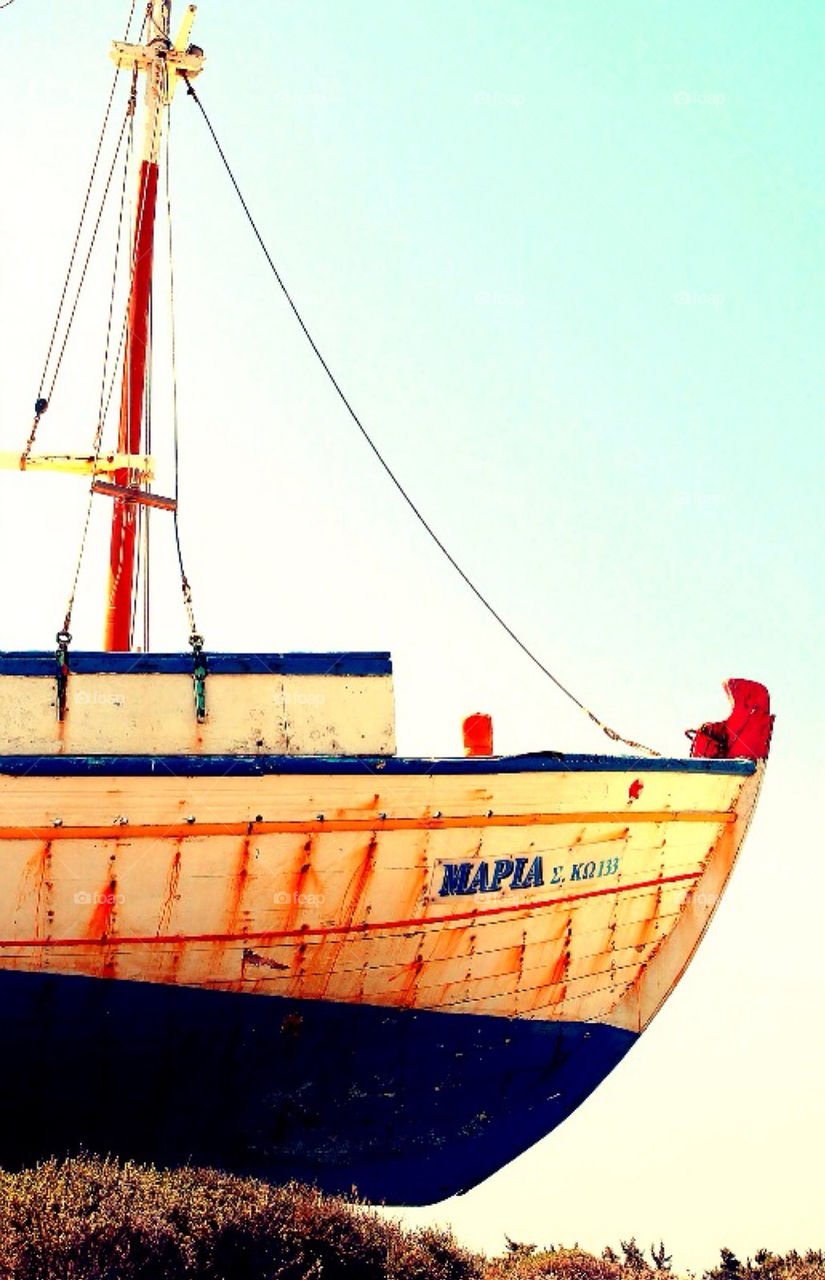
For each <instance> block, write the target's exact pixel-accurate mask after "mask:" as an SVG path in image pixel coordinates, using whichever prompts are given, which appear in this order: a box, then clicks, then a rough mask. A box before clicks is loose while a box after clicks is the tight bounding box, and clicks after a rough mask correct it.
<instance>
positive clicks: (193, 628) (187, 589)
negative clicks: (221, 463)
mask: <svg viewBox="0 0 825 1280" xmlns="http://www.w3.org/2000/svg"><path fill="white" fill-rule="evenodd" d="M171 147H172V113H171V110H169V109H168V108H167V114H166V157H165V158H166V164H165V186H166V228H167V233H166V234H167V243H168V246H169V336H170V346H171V352H172V447H173V454H174V464H175V490H174V493H175V505H174V508H173V510H172V523H173V526H174V530H175V548H176V550H177V553H178V566H179V568H180V585H181V592H182V594H183V607H184V609H185V610H186V617H187V621H188V623H189V643H190V645H191V646H192V650H193V653H194V654H195V655H196V659H197V656H198V654H199V653H200V651H201V650H202V648H203V637H202V636H201V634H200V633H199V631H198V628H197V624H196V622H195V606H194V603H193V600H192V587H191V585H190V583H189V579H188V577H187V576H186V569H185V568H184V564H183V548H182V547H181V541H180V526H179V524H178V501H179V496H180V450H179V443H180V441H179V432H178V365H177V347H176V343H175V272H174V266H173V261H174V259H173V253H172V194H171V184H170V181H169V152H170V150H171Z"/></svg>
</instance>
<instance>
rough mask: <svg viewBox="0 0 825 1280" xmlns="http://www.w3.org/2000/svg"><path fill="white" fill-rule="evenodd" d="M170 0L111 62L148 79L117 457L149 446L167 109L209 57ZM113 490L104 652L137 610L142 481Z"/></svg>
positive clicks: (127, 636)
mask: <svg viewBox="0 0 825 1280" xmlns="http://www.w3.org/2000/svg"><path fill="white" fill-rule="evenodd" d="M171 8H172V0H150V3H149V4H148V6H147V11H146V43H145V44H143V45H132V44H125V43H122V42H119V41H116V42H115V43H114V45H113V47H112V54H111V56H112V58H113V60H114V62H115V63H116V64H117V66H118V67H120V68H128V69H132V68H134V67H137V69H138V70H139V71H143V72H144V73H145V75H146V94H145V112H146V118H145V125H144V130H143V148H142V153H141V160H140V168H139V171H138V190H137V206H136V216H135V230H134V243H133V249H132V271H131V286H130V290H129V304H128V317H127V333H126V347H125V354H124V360H123V378H122V382H121V395H120V421H119V425H118V437H117V452H118V453H120V454H131V455H139V454H140V451H141V442H142V439H143V434H144V431H143V407H144V396H145V389H146V363H147V351H148V335H149V307H150V301H151V294H152V266H153V257H154V230H155V207H156V204H157V188H158V159H159V156H160V140H161V132H162V125H163V111H164V108H165V107H166V106H167V105H168V103H169V102H171V99H172V94H173V93H174V90H175V86H176V83H177V80H178V78H179V74H180V73H181V72H183V73H185V75H186V76H189V77H194V76H196V75H197V74H198V72H199V71H200V70H201V68H202V65H203V53H202V51H201V50H200V49H197V48H195V46H189V47H187V45H188V40H189V33H190V31H191V29H192V22H193V20H194V17H195V6H194V5H188V6H187V11H186V14H185V16H184V19H183V22H182V24H181V29H180V31H179V33H178V36H177V39H176V40H175V43H174V45H173V44H172V43H171V41H170V39H169V22H170V17H171ZM114 481H115V486H117V487H118V488H119V489H121V490H126V492H121V493H118V494H116V496H115V497H114V511H113V513H112V533H111V542H110V550H109V587H108V600H107V609H106V623H105V633H104V640H103V647H104V649H106V650H110V651H111V650H128V649H129V648H130V647H131V630H132V612H133V603H134V589H135V588H134V571H135V537H136V533H137V510H138V502H139V501H140V499H139V496H138V495H139V493H140V487H141V483H142V477H141V475H140V473H139V472H137V471H135V470H133V469H131V468H123V469H122V470H118V471H116V472H115V474H114Z"/></svg>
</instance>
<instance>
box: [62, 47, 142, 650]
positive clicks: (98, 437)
mask: <svg viewBox="0 0 825 1280" xmlns="http://www.w3.org/2000/svg"><path fill="white" fill-rule="evenodd" d="M136 92H137V71H134V72H133V73H132V91H131V94H130V96H129V103H128V106H127V108H126V117H125V119H124V127H125V125H126V122H127V121H128V122H129V138H128V142H127V145H126V151H125V156H124V161H123V176H122V179H121V184H120V206H119V209H118V221H117V235H116V237H115V260H114V266H113V268H112V288H111V293H110V296H109V315H108V318H107V323H106V341H105V344H104V348H103V372H102V376H101V380H100V401H99V404H98V413H97V430H96V431H95V436H94V441H93V454H94V460H95V462H97V460H98V458H99V457H100V450H101V446H102V442H103V428H104V425H105V422H106V418H107V417H108V414H109V406H110V404H111V402H112V395H113V393H114V388H115V382H116V378H117V369H118V365H119V363H120V353H121V351H122V349H123V343H124V340H125V337H126V326H127V319H128V317H127V315H126V314H124V317H123V323H122V325H121V329H120V340H119V342H118V349H117V354H116V356H115V360H114V364H113V366H112V375H111V378H110V380H109V392H108V395H107V394H106V378H107V373H108V366H109V352H110V349H111V339H112V320H113V317H114V309H115V292H116V287H117V271H118V262H119V259H120V249H121V244H122V241H123V213H124V209H125V208H126V187H127V181H128V175H129V162H130V160H131V155H132V148H133V145H134V133H135V111H134V107H135V98H136ZM122 141H123V129H121V134H120V138H119V139H118V151H119V150H120V146H121V143H122ZM115 158H117V152H116V153H115ZM112 163H113V165H114V161H113V162H112ZM107 190H108V184H107ZM94 483H95V469H94V467H93V468H92V474H91V477H90V479H89V498H88V501H87V503H86V516H85V519H84V522H83V530H82V533H81V537H80V548H79V550H78V554H77V563H76V564H75V571H74V578H73V580H72V585H71V590H70V591H69V600H68V603H67V605H66V616H65V617H64V619H63V627H62V630H61V633H60V634H61V635H65V636H68V637H69V639H71V636H69V630H70V627H71V621H72V612H73V610H74V602H75V597H76V595H77V584H78V582H79V580H80V568H81V565H82V564H83V555H84V552H85V550H86V542H87V539H88V536H89V523H90V521H91V516H92V502H93V500H94ZM67 643H68V641H67Z"/></svg>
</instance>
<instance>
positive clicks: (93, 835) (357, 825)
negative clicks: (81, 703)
mask: <svg viewBox="0 0 825 1280" xmlns="http://www.w3.org/2000/svg"><path fill="white" fill-rule="evenodd" d="M735 820H736V815H735V813H732V812H730V810H727V809H723V810H718V809H681V810H680V809H659V810H648V811H645V810H642V809H633V810H630V811H629V812H624V811H619V810H613V811H610V812H593V810H589V811H587V812H581V813H500V814H492V815H490V816H489V817H488V816H487V815H486V814H485V815H480V814H458V815H456V816H454V817H446V818H445V817H442V818H434V817H433V818H377V817H372V818H316V819H313V820H311V821H309V822H308V821H306V820H296V821H289V822H191V823H189V822H174V823H169V824H168V825H167V824H165V823H135V825H134V826H131V825H129V824H128V823H123V824H115V823H113V824H112V825H110V826H94V827H80V826H75V827H69V826H66V827H64V826H47V827H45V826H39V827H22V826H2V827H0V840H111V839H112V838H113V837H116V838H117V839H119V840H144V839H152V840H157V839H175V840H178V839H185V838H186V837H187V836H189V837H191V836H247V835H260V836H264V835H314V834H321V833H323V832H324V831H441V830H449V829H451V828H472V827H478V828H482V827H534V826H538V827H553V826H605V825H612V824H618V825H621V826H630V825H634V826H635V825H637V824H639V823H653V824H658V823H661V822H706V823H712V824H714V825H716V826H722V825H729V824H730V823H733V822H735Z"/></svg>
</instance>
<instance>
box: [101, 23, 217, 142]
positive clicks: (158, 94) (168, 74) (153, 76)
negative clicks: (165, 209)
mask: <svg viewBox="0 0 825 1280" xmlns="http://www.w3.org/2000/svg"><path fill="white" fill-rule="evenodd" d="M196 8H197V6H196V5H194V4H190V5H187V6H186V12H185V14H184V16H183V21H182V22H181V25H180V30H179V31H178V34H177V36H176V38H175V42H174V44H172V43H171V42H170V39H169V23H170V17H171V9H172V0H152V4H151V6H150V10H151V11H150V12H149V14H148V18H147V22H148V28H149V30H148V39H147V42H146V44H126V43H125V42H124V41H122V40H114V41H112V48H111V53H110V56H111V58H112V61H113V62H114V63H115V65H116V66H117V67H118V68H120V69H121V70H131V68H132V67H137V68H138V69H139V70H140V71H145V72H146V127H145V131H144V137H143V155H142V159H143V160H146V161H148V162H150V163H154V164H156V163H157V161H158V155H159V151H160V135H161V129H160V108H161V107H162V106H166V105H168V104H169V103H170V102H171V101H172V98H173V96H174V93H175V89H176V88H177V84H178V80H179V79H180V77H181V73H183V74H185V75H186V76H187V77H188V78H189V79H190V80H191V79H194V78H195V76H197V75H200V73H201V71H202V70H203V63H204V54H203V50H202V49H199V48H198V47H197V46H195V45H190V44H189V35H190V33H191V31H192V24H193V22H194V21H195V12H196Z"/></svg>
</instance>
